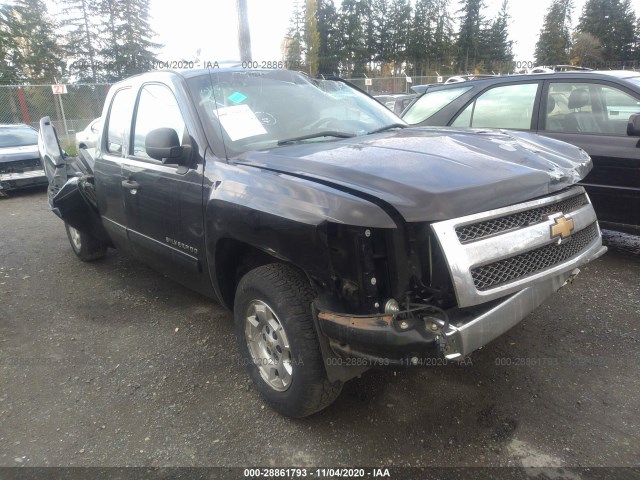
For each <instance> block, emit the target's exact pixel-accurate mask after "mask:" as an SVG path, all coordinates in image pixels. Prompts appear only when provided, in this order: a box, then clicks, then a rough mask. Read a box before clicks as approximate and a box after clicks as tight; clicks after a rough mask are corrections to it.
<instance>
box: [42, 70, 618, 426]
mask: <svg viewBox="0 0 640 480" xmlns="http://www.w3.org/2000/svg"><path fill="white" fill-rule="evenodd" d="M102 118H103V119H104V123H103V125H102V127H101V128H102V132H101V133H100V134H99V139H100V141H99V143H98V145H97V147H96V153H95V164H93V167H92V166H90V165H89V164H87V163H86V162H84V161H83V159H82V158H74V157H68V156H65V154H64V152H62V150H61V149H60V145H59V144H58V142H57V138H56V135H55V131H54V130H53V127H52V125H51V121H50V120H49V118H48V117H46V118H43V119H42V120H41V123H40V125H41V132H40V134H41V137H42V141H41V145H42V150H41V157H42V162H43V164H44V165H45V166H46V171H47V173H48V176H49V179H50V187H49V193H50V205H51V208H52V209H53V211H54V212H55V213H56V214H57V215H58V216H59V217H60V218H61V219H62V220H63V221H64V225H65V228H66V230H67V234H68V237H69V241H70V243H71V248H72V249H73V251H74V252H75V254H76V255H77V256H78V257H79V258H80V259H81V260H86V261H89V260H95V259H98V258H100V257H102V256H104V255H105V253H106V251H107V248H108V247H117V248H118V249H121V250H122V251H124V252H128V253H129V254H131V255H133V256H135V257H136V258H139V259H141V260H143V261H145V262H147V263H149V264H150V265H152V266H154V267H155V268H156V269H157V270H159V271H160V272H162V273H164V274H166V275H168V276H170V277H171V278H174V279H175V280H177V281H179V282H181V283H183V284H184V285H187V286H189V287H191V288H193V289H195V290H196V291H198V292H201V293H202V294H204V295H207V296H209V297H211V298H213V299H216V300H217V301H219V302H220V303H222V304H223V305H225V306H227V307H229V308H230V309H232V310H233V311H234V319H235V325H236V334H237V337H238V344H239V352H240V355H241V360H242V362H243V363H244V364H245V365H246V366H247V368H248V372H249V375H250V376H251V378H252V379H253V381H254V382H255V385H256V387H257V390H258V391H259V392H260V393H261V394H262V396H263V398H264V399H265V400H266V401H267V402H268V403H269V404H270V405H271V406H272V407H273V408H274V409H275V410H277V411H279V412H281V413H284V414H287V415H291V416H305V415H309V414H312V413H314V412H316V411H318V410H320V409H322V408H324V407H326V406H327V405H329V404H330V403H331V402H332V401H333V400H334V399H335V398H336V396H337V395H338V394H339V392H340V389H341V387H342V384H343V382H345V381H347V380H349V379H350V378H352V377H354V376H356V375H359V374H361V373H362V372H363V371H365V370H367V369H369V368H371V367H378V366H393V367H396V368H397V367H408V366H420V365H429V364H432V363H431V359H434V358H439V359H447V360H451V361H453V360H461V359H464V358H465V356H466V355H468V354H469V353H471V352H472V351H474V350H476V349H478V348H480V347H482V346H483V345H485V344H486V343H487V342H489V341H491V340H492V339H494V338H495V337H497V336H498V335H500V334H502V333H503V332H505V331H506V330H508V329H509V328H511V327H512V326H514V325H515V324H517V323H518V322H520V321H521V320H522V319H523V318H524V317H525V316H526V315H528V314H529V313H530V312H531V311H532V310H533V309H535V308H536V307H537V306H538V305H539V304H540V303H542V302H543V301H544V300H545V299H546V298H547V297H548V296H549V295H551V294H552V293H553V292H554V291H556V290H557V289H559V288H560V287H561V286H562V285H563V284H564V283H565V282H566V281H567V280H568V279H570V278H571V276H572V275H574V274H575V273H577V272H576V267H578V266H580V265H582V264H584V263H587V262H589V261H591V260H593V259H594V258H597V257H598V256H599V255H601V254H602V253H604V251H605V250H606V248H604V247H603V246H602V240H601V234H600V229H599V227H598V222H597V219H596V216H595V213H594V210H593V208H592V206H591V204H590V202H589V199H588V198H587V196H586V195H585V194H584V189H583V188H582V187H576V186H575V183H576V182H577V181H579V180H580V179H582V178H583V177H584V176H585V175H586V174H587V172H588V171H589V170H590V168H591V160H590V158H589V156H588V155H587V154H586V153H584V151H582V150H580V149H578V148H576V147H574V146H572V145H569V144H566V143H563V142H558V141H555V140H551V139H547V138H541V137H537V136H535V135H532V134H528V133H522V132H517V133H500V132H489V133H480V132H471V131H461V130H458V131H456V130H449V129H441V128H434V129H411V128H407V125H406V124H405V123H404V122H402V121H401V120H400V119H399V118H398V117H397V116H396V115H394V114H393V113H392V112H390V111H389V110H387V109H386V108H385V107H383V106H382V105H380V104H379V103H378V102H376V101H375V100H374V99H372V98H371V97H369V96H368V95H366V94H364V93H362V92H361V91H359V90H357V89H355V88H353V87H351V86H350V85H348V84H347V83H344V82H341V81H337V80H319V79H316V80H314V79H311V78H309V77H307V76H306V75H304V74H301V73H297V72H291V71H287V70H247V69H222V68H221V69H215V70H187V71H184V72H181V73H177V72H150V73H145V74H142V75H138V76H135V77H132V78H130V79H128V80H125V81H122V82H120V83H118V84H116V85H114V86H112V87H111V90H110V91H109V94H108V96H107V99H106V101H105V105H104V109H103V114H102ZM80 152H81V154H82V153H84V152H86V151H85V150H80ZM78 171H82V172H83V173H84V174H82V175H77V174H76V173H75V172H78ZM51 254H52V255H53V252H52V253H51ZM61 281H62V282H63V280H61ZM96 294H97V295H99V294H100V292H96ZM212 328H215V327H213V326H212ZM232 357H233V354H232V352H231V351H229V352H223V354H221V355H220V358H221V359H223V360H226V361H229V362H230V361H231V358H232ZM220 368H221V369H222V368H226V367H223V366H222V365H221V366H220Z"/></svg>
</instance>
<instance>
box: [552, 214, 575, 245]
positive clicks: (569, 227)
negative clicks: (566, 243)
mask: <svg viewBox="0 0 640 480" xmlns="http://www.w3.org/2000/svg"><path fill="white" fill-rule="evenodd" d="M554 220H555V222H556V223H555V224H553V225H551V238H556V237H561V238H562V239H563V240H564V239H565V238H569V237H570V236H571V232H573V227H574V225H573V220H571V219H570V218H567V217H565V216H564V215H561V216H560V217H557V218H555V219H554Z"/></svg>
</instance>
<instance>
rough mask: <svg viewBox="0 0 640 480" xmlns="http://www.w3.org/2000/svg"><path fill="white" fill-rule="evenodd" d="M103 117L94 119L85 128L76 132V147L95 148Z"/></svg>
mask: <svg viewBox="0 0 640 480" xmlns="http://www.w3.org/2000/svg"><path fill="white" fill-rule="evenodd" d="M101 122H102V118H101V117H98V118H96V119H95V120H92V121H91V123H89V125H87V126H86V127H85V129H84V130H81V131H80V132H78V133H76V147H77V148H78V149H81V148H95V146H96V141H97V139H98V133H100V125H101Z"/></svg>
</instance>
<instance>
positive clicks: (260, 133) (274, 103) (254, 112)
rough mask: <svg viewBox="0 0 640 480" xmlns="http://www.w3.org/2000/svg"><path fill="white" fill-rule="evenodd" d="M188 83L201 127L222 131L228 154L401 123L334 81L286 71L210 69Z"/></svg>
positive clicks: (315, 140)
mask: <svg viewBox="0 0 640 480" xmlns="http://www.w3.org/2000/svg"><path fill="white" fill-rule="evenodd" d="M188 82H189V86H190V89H191V93H192V95H193V97H194V100H195V101H196V103H198V105H199V112H200V116H201V118H202V120H203V122H204V123H205V125H206V126H207V130H208V131H209V132H210V133H211V134H213V135H215V136H217V137H219V136H222V138H223V140H224V145H225V149H226V156H229V157H232V156H235V155H237V154H239V153H242V152H246V151H250V150H262V149H269V148H273V147H276V146H278V144H285V143H296V142H300V143H303V142H321V141H331V140H336V139H338V138H345V137H353V136H358V135H365V134H367V133H370V132H373V131H376V130H381V129H384V128H385V127H391V126H393V125H398V124H400V126H404V122H403V121H402V120H401V119H400V118H398V117H397V116H396V115H395V114H394V113H393V112H391V111H389V110H388V109H387V108H385V107H384V106H382V105H381V104H380V103H378V102H377V101H375V100H374V99H372V98H371V97H369V96H367V95H366V94H364V93H362V92H360V91H358V90H357V89H356V88H353V87H351V86H350V85H348V84H346V83H344V82H341V81H338V80H322V79H312V78H309V77H307V76H306V75H303V74H301V73H297V72H291V71H287V70H246V71H234V72H215V71H214V72H212V73H211V74H210V75H204V76H199V77H194V78H191V79H189V80H188Z"/></svg>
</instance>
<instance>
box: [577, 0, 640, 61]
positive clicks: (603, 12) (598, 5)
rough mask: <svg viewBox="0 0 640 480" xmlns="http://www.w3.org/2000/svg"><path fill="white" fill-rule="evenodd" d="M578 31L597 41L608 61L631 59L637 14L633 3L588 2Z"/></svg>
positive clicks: (625, 0)
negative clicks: (633, 8)
mask: <svg viewBox="0 0 640 480" xmlns="http://www.w3.org/2000/svg"><path fill="white" fill-rule="evenodd" d="M577 30H578V31H579V32H584V33H590V34H591V35H593V36H594V37H595V38H597V39H598V40H599V41H600V44H601V46H602V55H603V57H604V58H606V59H607V60H616V61H622V62H624V61H628V60H630V59H631V58H632V50H633V42H634V33H635V13H634V12H633V10H632V8H631V1H630V0H587V2H586V3H585V5H584V8H583V10H582V15H581V16H580V23H579V24H578V28H577Z"/></svg>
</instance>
